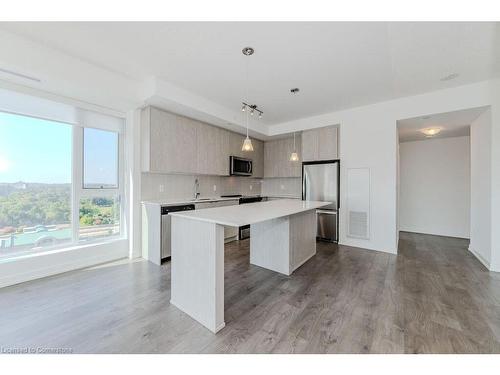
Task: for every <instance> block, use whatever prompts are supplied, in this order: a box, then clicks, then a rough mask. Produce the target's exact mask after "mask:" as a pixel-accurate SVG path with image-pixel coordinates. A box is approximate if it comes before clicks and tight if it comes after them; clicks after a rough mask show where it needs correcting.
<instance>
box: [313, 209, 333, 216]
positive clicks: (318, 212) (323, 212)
mask: <svg viewBox="0 0 500 375" xmlns="http://www.w3.org/2000/svg"><path fill="white" fill-rule="evenodd" d="M316 213H317V214H327V215H337V211H334V210H316Z"/></svg>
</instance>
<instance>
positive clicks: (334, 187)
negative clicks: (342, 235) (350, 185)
mask: <svg viewBox="0 0 500 375" xmlns="http://www.w3.org/2000/svg"><path fill="white" fill-rule="evenodd" d="M339 179H340V162H339V161H338V160H333V161H320V162H319V161H318V162H316V161H311V162H304V163H302V199H303V200H311V201H327V202H332V204H331V205H329V206H326V207H324V208H322V209H320V210H317V211H316V213H317V218H318V219H317V220H318V224H317V228H318V229H317V233H316V237H317V238H318V239H319V240H324V241H330V242H338V232H339V223H338V213H339V186H340V184H339Z"/></svg>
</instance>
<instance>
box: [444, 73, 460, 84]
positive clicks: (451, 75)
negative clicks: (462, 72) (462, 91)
mask: <svg viewBox="0 0 500 375" xmlns="http://www.w3.org/2000/svg"><path fill="white" fill-rule="evenodd" d="M458 75H459V74H458V73H451V74H448V75H447V76H444V77H443V78H441V82H446V81H451V80H452V79H455V78H457V77H458Z"/></svg>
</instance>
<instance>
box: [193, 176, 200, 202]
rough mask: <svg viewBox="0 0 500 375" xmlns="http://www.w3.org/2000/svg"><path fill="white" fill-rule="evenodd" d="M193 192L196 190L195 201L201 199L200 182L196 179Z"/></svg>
mask: <svg viewBox="0 0 500 375" xmlns="http://www.w3.org/2000/svg"><path fill="white" fill-rule="evenodd" d="M193 190H194V199H198V198H199V197H200V192H199V190H200V183H199V182H198V179H195V180H194V187H193Z"/></svg>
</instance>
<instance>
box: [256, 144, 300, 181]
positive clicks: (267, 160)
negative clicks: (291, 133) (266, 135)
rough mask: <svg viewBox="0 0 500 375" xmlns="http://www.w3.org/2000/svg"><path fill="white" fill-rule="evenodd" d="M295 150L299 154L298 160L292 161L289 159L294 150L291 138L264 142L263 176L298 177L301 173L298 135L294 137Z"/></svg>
mask: <svg viewBox="0 0 500 375" xmlns="http://www.w3.org/2000/svg"><path fill="white" fill-rule="evenodd" d="M295 150H296V151H297V153H298V154H299V160H298V161H295V162H294V161H291V160H290V156H291V155H292V152H293V151H294V147H293V138H286V139H278V140H275V141H268V142H265V143H264V177H300V176H301V174H302V162H301V159H300V155H301V147H300V137H299V138H297V139H296V147H295Z"/></svg>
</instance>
